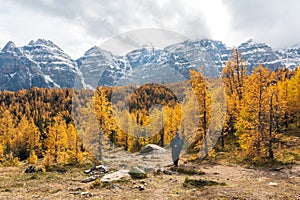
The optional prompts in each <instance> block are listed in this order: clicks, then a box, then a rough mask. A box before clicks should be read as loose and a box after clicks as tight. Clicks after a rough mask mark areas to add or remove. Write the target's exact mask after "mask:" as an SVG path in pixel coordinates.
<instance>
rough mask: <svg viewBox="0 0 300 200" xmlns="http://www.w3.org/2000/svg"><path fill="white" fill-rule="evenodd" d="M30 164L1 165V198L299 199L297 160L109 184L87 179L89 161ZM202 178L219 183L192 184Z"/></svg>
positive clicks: (210, 167) (194, 167) (196, 167)
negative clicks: (36, 167)
mask: <svg viewBox="0 0 300 200" xmlns="http://www.w3.org/2000/svg"><path fill="white" fill-rule="evenodd" d="M27 167H28V166H26V165H24V166H19V167H6V168H0V199H51V200H54V199H123V200H124V199H155V200H159V199H300V166H299V165H293V166H285V167H279V168H274V169H264V170H263V169H258V168H249V167H248V168H245V167H242V166H237V165H228V164H227V165H220V164H209V163H206V164H200V163H187V164H185V165H184V166H183V165H181V167H179V168H178V169H177V170H176V169H175V168H172V167H165V168H164V170H168V173H164V172H157V170H156V171H151V172H148V173H147V177H146V178H143V179H132V178H131V177H130V176H126V178H125V179H123V180H121V181H116V182H112V183H108V184H103V183H102V182H101V181H100V180H101V178H100V177H99V178H98V179H97V180H93V181H91V182H87V183H83V182H82V181H83V180H85V179H87V178H88V177H91V176H92V175H91V174H85V173H84V170H86V169H89V167H88V166H77V167H72V166H67V167H64V168H63V169H64V170H62V169H61V168H58V169H54V170H53V171H51V172H44V173H43V172H34V173H24V171H25V169H26V168H27ZM169 172H171V173H169ZM110 173H111V172H107V173H106V174H110ZM187 180H188V182H187ZM191 180H192V181H191ZM199 180H202V182H203V181H204V183H210V182H209V181H214V183H217V184H212V185H210V184H207V185H206V186H203V185H201V184H198V185H197V184H196V185H195V184H193V181H194V182H195V183H199Z"/></svg>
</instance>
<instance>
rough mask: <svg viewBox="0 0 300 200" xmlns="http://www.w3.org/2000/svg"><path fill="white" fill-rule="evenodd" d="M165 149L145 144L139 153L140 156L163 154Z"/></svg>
mask: <svg viewBox="0 0 300 200" xmlns="http://www.w3.org/2000/svg"><path fill="white" fill-rule="evenodd" d="M165 151H166V150H165V149H164V148H162V147H160V146H158V145H156V144H147V145H146V146H145V147H144V148H143V149H142V150H141V151H140V153H141V154H153V153H165Z"/></svg>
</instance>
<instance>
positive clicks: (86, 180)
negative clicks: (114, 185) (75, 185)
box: [81, 176, 98, 183]
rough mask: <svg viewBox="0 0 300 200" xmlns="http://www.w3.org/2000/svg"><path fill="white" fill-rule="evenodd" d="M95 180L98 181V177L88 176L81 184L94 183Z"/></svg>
mask: <svg viewBox="0 0 300 200" xmlns="http://www.w3.org/2000/svg"><path fill="white" fill-rule="evenodd" d="M97 179H98V176H90V177H87V178H86V179H83V180H82V181H81V182H82V183H89V182H92V181H95V180H97Z"/></svg>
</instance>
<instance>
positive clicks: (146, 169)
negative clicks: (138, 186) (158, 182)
mask: <svg viewBox="0 0 300 200" xmlns="http://www.w3.org/2000/svg"><path fill="white" fill-rule="evenodd" d="M154 170H155V167H153V166H147V167H145V169H144V171H145V172H146V173H147V172H153V171H154Z"/></svg>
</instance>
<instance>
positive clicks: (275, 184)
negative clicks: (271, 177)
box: [268, 182, 277, 187]
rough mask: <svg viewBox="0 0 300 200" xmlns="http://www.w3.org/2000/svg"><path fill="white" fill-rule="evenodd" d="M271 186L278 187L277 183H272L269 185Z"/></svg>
mask: <svg viewBox="0 0 300 200" xmlns="http://www.w3.org/2000/svg"><path fill="white" fill-rule="evenodd" d="M268 185H269V186H274V187H275V186H277V183H275V182H270V183H269V184H268Z"/></svg>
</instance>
